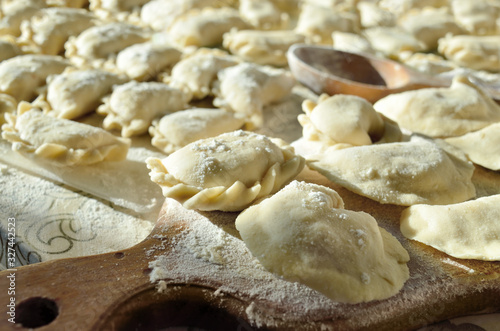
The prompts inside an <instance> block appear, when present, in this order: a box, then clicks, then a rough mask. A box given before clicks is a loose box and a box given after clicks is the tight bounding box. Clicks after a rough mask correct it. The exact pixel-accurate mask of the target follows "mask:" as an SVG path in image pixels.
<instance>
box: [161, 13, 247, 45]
mask: <svg viewBox="0 0 500 331" xmlns="http://www.w3.org/2000/svg"><path fill="white" fill-rule="evenodd" d="M248 27H249V24H248V23H246V22H245V21H244V20H243V19H242V18H241V16H240V14H239V12H238V10H237V9H233V8H204V9H202V10H198V9H193V10H191V11H188V12H186V13H185V14H183V15H182V16H180V17H179V18H177V19H176V20H175V21H174V22H173V23H172V25H170V27H169V28H168V31H167V32H168V34H169V35H170V36H171V38H172V41H173V42H174V43H175V44H176V45H178V46H181V47H187V46H196V47H211V46H217V45H220V44H222V36H223V35H224V33H226V32H229V31H230V30H231V29H238V30H241V29H246V28H248Z"/></svg>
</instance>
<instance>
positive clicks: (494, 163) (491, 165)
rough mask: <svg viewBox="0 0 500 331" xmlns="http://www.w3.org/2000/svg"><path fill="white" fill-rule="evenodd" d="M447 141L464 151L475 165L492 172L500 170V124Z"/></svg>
mask: <svg viewBox="0 0 500 331" xmlns="http://www.w3.org/2000/svg"><path fill="white" fill-rule="evenodd" d="M445 141H446V142H447V143H448V144H450V145H453V146H455V147H457V148H459V149H460V150H462V152H464V153H465V155H467V157H468V158H469V160H471V161H472V162H474V163H475V164H479V165H480V166H483V167H485V168H488V169H491V170H497V171H498V170H500V123H495V124H491V125H488V126H487V127H485V128H483V129H481V130H479V131H475V132H471V133H467V134H465V135H463V136H461V137H453V138H448V139H445Z"/></svg>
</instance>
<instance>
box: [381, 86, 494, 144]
mask: <svg viewBox="0 0 500 331" xmlns="http://www.w3.org/2000/svg"><path fill="white" fill-rule="evenodd" d="M373 106H374V108H375V110H377V111H378V112H380V113H382V114H384V115H385V116H387V117H388V118H390V119H392V120H393V121H396V122H397V123H398V124H399V126H401V127H403V128H405V129H408V130H411V131H414V132H418V133H423V134H426V135H428V136H431V137H451V136H460V135H463V134H466V133H468V132H471V131H476V130H479V129H481V128H484V127H485V126H488V125H490V124H492V123H494V122H498V121H500V106H499V105H498V104H497V103H496V102H495V101H493V100H492V99H491V98H490V97H489V95H487V94H486V92H485V91H484V90H483V89H481V88H479V87H478V86H476V85H475V84H473V83H472V82H470V81H469V79H468V78H467V77H465V76H456V77H455V78H454V79H453V82H452V84H451V86H450V87H449V88H448V87H443V88H426V89H421V90H415V91H407V92H402V93H396V94H391V95H388V96H386V97H384V98H382V99H380V100H379V101H377V102H376V103H375V104H374V105H373Z"/></svg>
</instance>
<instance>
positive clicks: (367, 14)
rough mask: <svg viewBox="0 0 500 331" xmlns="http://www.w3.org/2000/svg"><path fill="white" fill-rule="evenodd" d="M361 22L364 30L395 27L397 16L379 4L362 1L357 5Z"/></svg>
mask: <svg viewBox="0 0 500 331" xmlns="http://www.w3.org/2000/svg"><path fill="white" fill-rule="evenodd" d="M357 9H358V11H359V21H360V24H361V26H362V27H363V28H364V29H367V28H373V27H377V26H395V25H396V21H397V15H396V14H395V13H393V12H391V11H389V10H387V9H386V8H383V7H381V6H379V5H377V3H374V2H370V1H360V2H358V4H357Z"/></svg>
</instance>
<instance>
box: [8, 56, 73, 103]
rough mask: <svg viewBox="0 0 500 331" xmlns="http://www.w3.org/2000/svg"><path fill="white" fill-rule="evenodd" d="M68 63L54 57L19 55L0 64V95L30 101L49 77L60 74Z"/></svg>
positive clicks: (58, 57)
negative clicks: (4, 94) (3, 94)
mask: <svg viewBox="0 0 500 331" xmlns="http://www.w3.org/2000/svg"><path fill="white" fill-rule="evenodd" d="M68 66H70V63H69V61H67V60H65V59H64V58H62V57H60V56H55V55H41V54H34V55H31V54H30V55H19V56H16V57H13V58H10V59H7V60H5V61H2V62H0V93H6V94H9V95H11V96H13V97H14V98H16V99H17V100H18V101H21V100H25V101H31V100H32V99H33V98H34V97H35V96H36V95H37V89H38V88H39V87H41V86H43V85H45V80H46V79H47V77H48V76H50V75H56V74H60V73H61V72H62V71H63V70H64V69H65V68H66V67H68Z"/></svg>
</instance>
